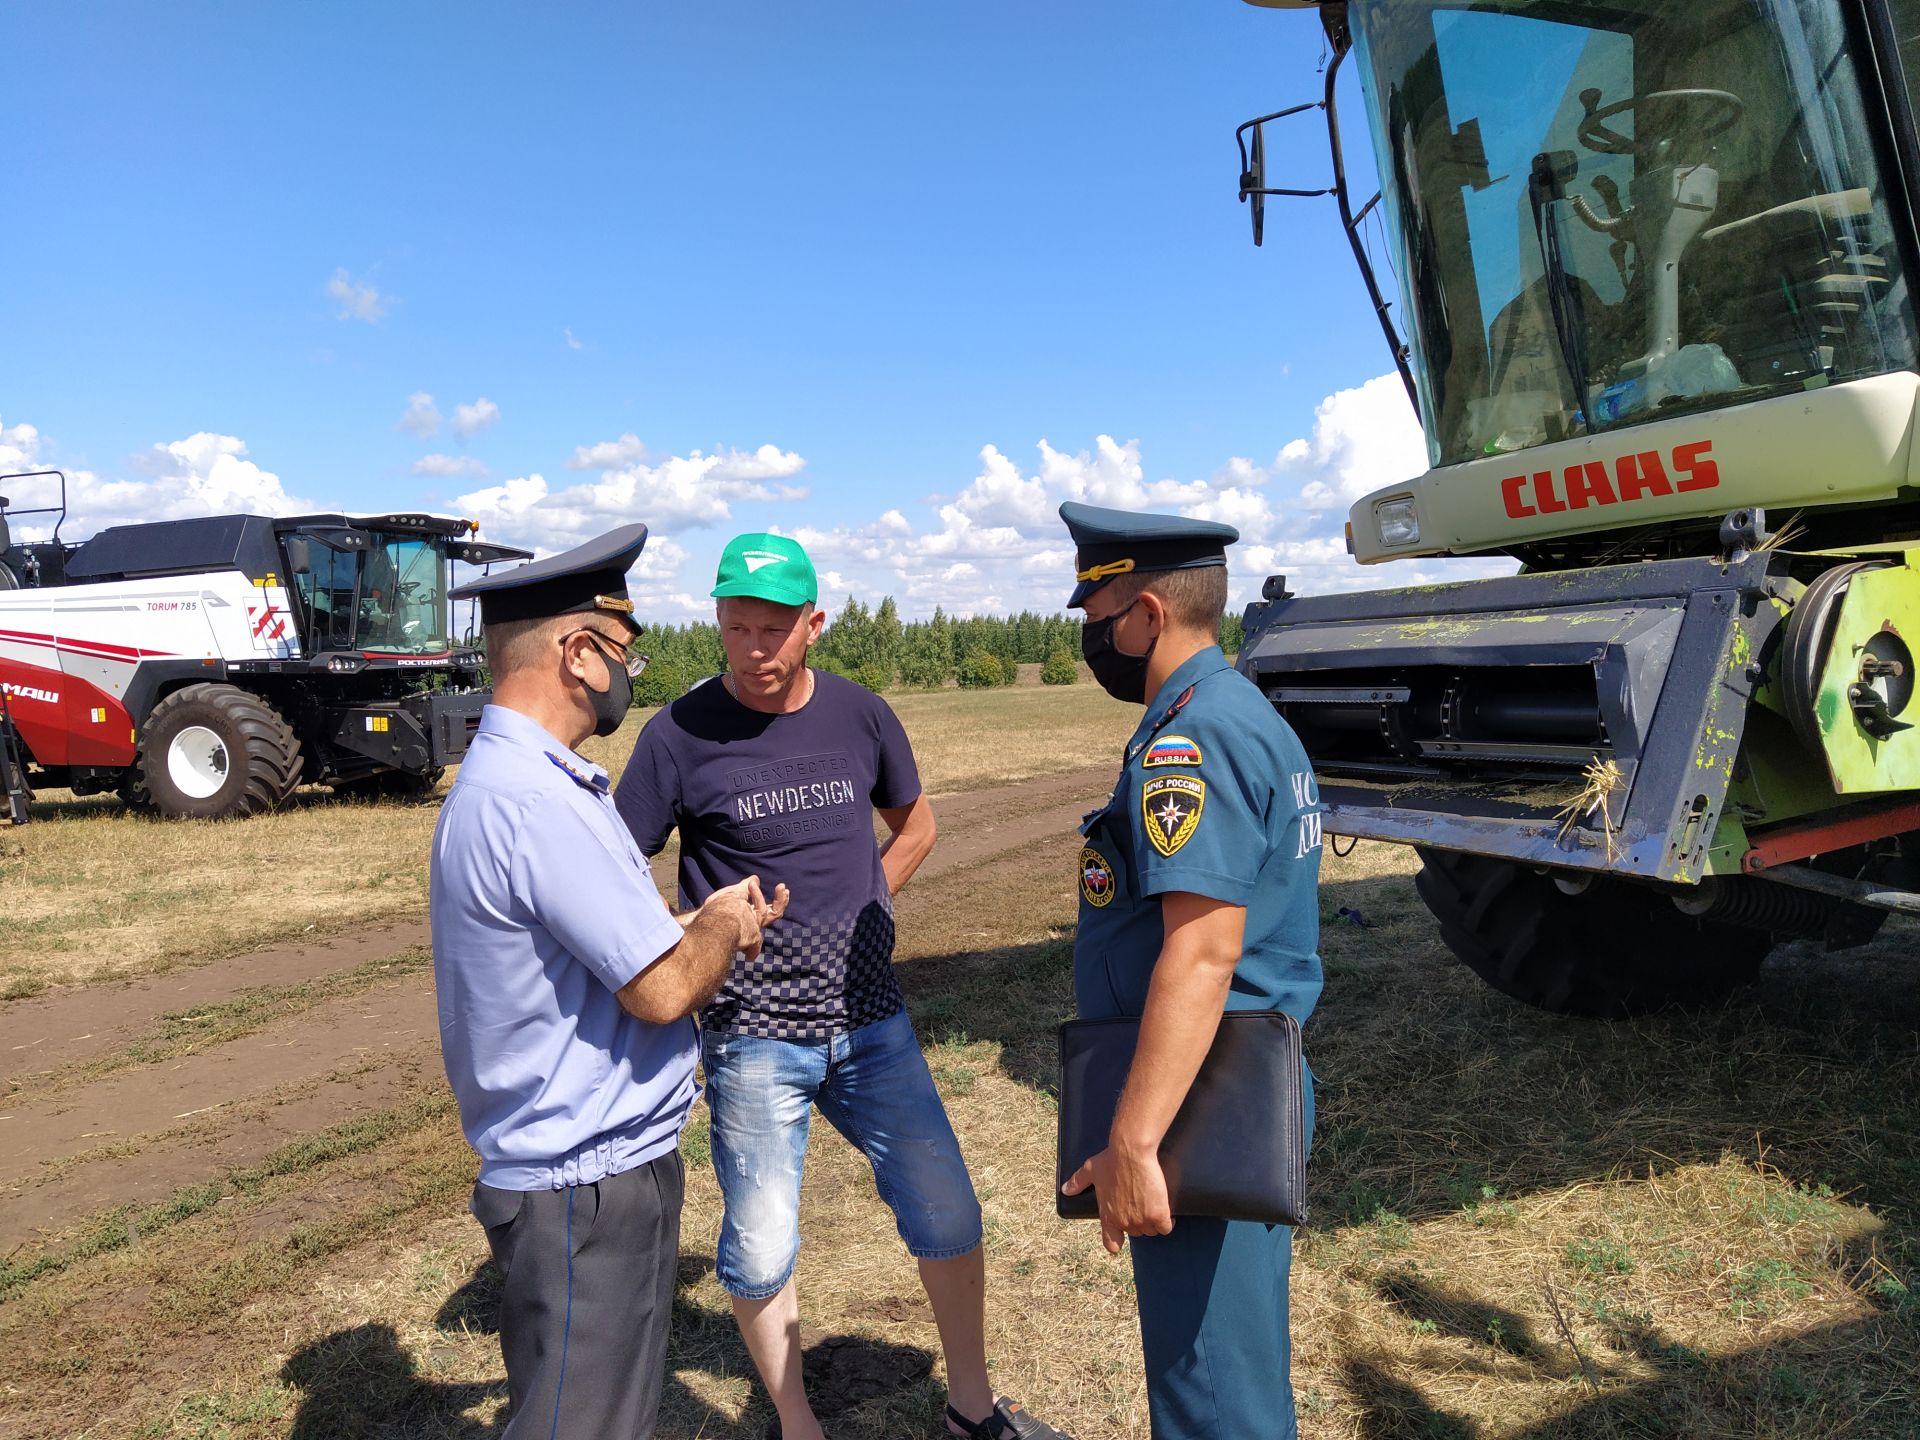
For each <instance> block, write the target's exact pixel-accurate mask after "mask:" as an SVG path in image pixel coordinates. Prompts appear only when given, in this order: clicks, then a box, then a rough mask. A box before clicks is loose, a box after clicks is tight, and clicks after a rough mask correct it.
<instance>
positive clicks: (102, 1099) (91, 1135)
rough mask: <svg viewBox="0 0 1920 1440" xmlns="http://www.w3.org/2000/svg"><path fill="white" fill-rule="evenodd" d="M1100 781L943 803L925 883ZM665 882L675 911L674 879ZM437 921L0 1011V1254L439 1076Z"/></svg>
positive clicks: (1102, 769)
mask: <svg viewBox="0 0 1920 1440" xmlns="http://www.w3.org/2000/svg"><path fill="white" fill-rule="evenodd" d="M1111 778H1112V770H1111V767H1110V766H1108V765H1104V764H1103V765H1101V766H1097V767H1093V768H1089V769H1086V770H1081V771H1075V772H1071V773H1068V774H1062V775H1055V776H1050V777H1047V778H1044V779H1036V780H1029V781H1023V782H1021V783H1019V784H1016V785H1008V786H1001V787H997V788H994V789H988V790H976V791H971V792H967V793H965V794H961V795H955V796H951V797H948V798H946V799H944V800H941V801H938V802H937V803H936V805H935V811H936V814H937V816H938V819H939V823H940V831H941V834H940V840H939V843H938V844H937V845H936V846H935V848H934V851H933V854H932V856H931V857H930V858H929V859H928V861H927V863H926V865H925V867H924V868H923V872H922V873H923V874H924V875H926V876H929V877H930V876H934V875H938V874H940V873H943V872H947V871H953V870H958V869H960V868H962V867H966V866H969V865H974V864H978V863H979V862H981V861H984V860H986V859H989V858H991V857H993V856H996V855H1000V854H1003V853H1005V852H1007V851H1009V850H1013V849H1017V848H1021V847H1024V846H1027V845H1030V844H1032V843H1033V842H1035V841H1037V840H1041V839H1044V838H1047V837H1049V836H1058V835H1060V834H1062V833H1065V832H1067V831H1070V830H1071V829H1072V827H1073V826H1074V825H1076V824H1077V823H1078V822H1079V819H1080V817H1081V815H1082V813H1083V812H1084V811H1085V810H1086V809H1087V807H1088V806H1089V805H1091V804H1092V803H1094V801H1095V800H1096V799H1097V798H1099V797H1100V796H1101V795H1102V794H1104V791H1105V788H1106V786H1107V785H1108V784H1109V783H1110V781H1111ZM655 871H656V878H657V879H658V880H659V881H660V882H661V884H662V888H663V890H664V891H667V892H669V893H670V892H671V890H672V887H673V877H672V872H671V867H670V865H669V864H667V863H665V862H664V861H663V862H657V863H656V867H655ZM427 943H428V935H427V925H426V921H425V918H424V917H422V918H421V919H419V920H415V921H409V922H405V923H400V924H392V925H384V926H380V927H378V928H373V929H368V930H366V931H362V932H358V933H350V934H345V935H337V936H333V937H331V938H328V939H326V940H322V941H317V942H314V943H308V944H290V945H286V946H281V947H276V948H274V949H271V950H265V951H260V952H256V953H254V954H250V955H239V956H234V957H231V958H229V959H225V960H221V961H218V962H216V963H213V964H209V965H206V966H202V967H200V968H198V969H192V970H173V971H170V972H168V973H166V974H164V975H161V976H158V977H155V978H153V979H150V980H144V981H139V982H136V983H133V984H129V985H125V986H118V987H96V988H90V989H83V990H70V991H65V992H58V993H54V994H50V995H46V996H42V997H38V998H35V999H30V1000H23V1001H17V1002H14V1003H13V1004H11V1005H8V1006H6V1007H5V1008H4V1009H0V1083H4V1085H5V1086H6V1094H5V1097H4V1099H0V1254H6V1253H10V1252H14V1251H16V1250H17V1249H20V1248H22V1247H24V1248H25V1249H27V1250H29V1251H30V1250H33V1249H37V1248H39V1247H40V1246H42V1245H44V1244H47V1243H49V1242H53V1241H57V1240H58V1238H59V1237H60V1235H61V1233H62V1232H63V1231H66V1230H68V1229H69V1228H70V1227H72V1226H73V1225H75V1224H76V1223H77V1222H79V1221H81V1220H83V1219H85V1218H86V1217H88V1216H90V1215H94V1214H96V1213H97V1212H99V1211H101V1210H104V1209H107V1208H109V1207H112V1206H115V1205H121V1204H129V1203H152V1202H156V1201H160V1200H163V1199H165V1198H166V1197H168V1196H171V1195H174V1194H175V1193H177V1192H178V1191H180V1190H181V1189H182V1188H183V1187H185V1186H190V1185H193V1184H196V1183H198V1182H199V1181H201V1180H204V1179H206V1178H208V1177H211V1176H215V1175H218V1174H222V1173H225V1172H227V1171H230V1170H232V1169H234V1168H236V1167H240V1166H245V1165H247V1164H250V1163H252V1162H254V1161H256V1160H258V1159H260V1158H262V1157H264V1156H266V1155H268V1154H270V1153H272V1152H273V1151H275V1150H277V1149H279V1148H280V1147H282V1146H284V1145H286V1144H287V1143H288V1142H289V1141H291V1140H294V1139H296V1138H298V1137H299V1136H301V1135H305V1134H308V1133H311V1132H314V1131H318V1130H322V1129H325V1128H326V1127H328V1126H332V1125H336V1124H338V1123H339V1122H341V1121H344V1120H350V1119H352V1118H354V1117H355V1116H359V1115H365V1114H371V1113H374V1112H377V1111H379V1110H382V1109H385V1108H387V1107H389V1106H391V1105H393V1104H394V1103H396V1101H397V1100H398V1099H399V1098H401V1097H402V1096H403V1095H405V1094H406V1093H408V1092H409V1091H410V1090H413V1089H415V1088H417V1087H418V1085H419V1084H420V1083H421V1082H422V1080H423V1079H431V1077H432V1076H433V1075H434V1074H435V1073H437V1071H438V1068H439V1064H440V1057H439V1048H438V1034H437V1025H436V1017H435V1010H434V994H433V976H432V971H431V968H430V965H429V963H428V961H427V954H426V946H427Z"/></svg>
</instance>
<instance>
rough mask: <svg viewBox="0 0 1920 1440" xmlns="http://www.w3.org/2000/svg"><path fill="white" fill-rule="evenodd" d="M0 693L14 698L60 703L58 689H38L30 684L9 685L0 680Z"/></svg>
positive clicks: (53, 703) (50, 703)
mask: <svg viewBox="0 0 1920 1440" xmlns="http://www.w3.org/2000/svg"><path fill="white" fill-rule="evenodd" d="M0 693H4V694H7V695H9V696H11V697H12V698H13V699H15V700H40V701H43V702H45V703H46V704H48V705H58V704H59V703H60V692H59V691H58V690H39V689H36V688H34V687H33V686H31V685H11V684H6V683H4V682H0Z"/></svg>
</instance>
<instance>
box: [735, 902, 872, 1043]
mask: <svg viewBox="0 0 1920 1440" xmlns="http://www.w3.org/2000/svg"><path fill="white" fill-rule="evenodd" d="M905 1003H906V1002H905V1001H904V1000H903V999H902V998H901V995H900V985H899V982H898V981H896V980H895V979H894V977H893V907H892V905H891V904H888V903H883V902H881V901H878V900H871V901H868V902H867V904H866V905H865V906H864V907H863V908H862V909H860V910H859V911H857V912H855V913H853V914H849V915H846V916H844V917H842V918H840V919H838V920H830V921H816V922H814V923H811V924H799V923H796V922H794V921H791V920H776V921H775V922H774V923H773V925H772V927H771V928H770V929H768V931H767V934H766V942H765V944H763V945H762V946H761V949H760V954H759V956H758V957H757V958H756V959H753V960H747V961H742V960H735V961H734V965H733V972H732V973H731V974H730V975H728V977H727V983H726V985H725V986H724V987H722V989H721V991H720V994H719V995H718V996H717V997H716V998H715V999H714V1002H713V1003H712V1004H711V1005H709V1006H707V1008H706V1009H705V1010H704V1011H702V1012H701V1015H700V1023H701V1025H702V1026H704V1027H705V1028H707V1029H709V1030H718V1031H724V1032H726V1033H728V1034H733V1035H757V1036H761V1037H763V1038H765V1039H769V1040H826V1039H831V1038H832V1037H833V1036H835V1035H843V1034H845V1033H846V1032H847V1031H849V1030H858V1029H859V1028H860V1027H861V1026H862V1025H871V1024H873V1023H874V1022H875V1021H877V1020H885V1019H887V1018H888V1017H890V1016H892V1015H893V1014H894V1013H895V1012H897V1011H898V1010H899V1009H900V1008H901V1006H903V1005H904V1004H905Z"/></svg>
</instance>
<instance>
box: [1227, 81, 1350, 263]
mask: <svg viewBox="0 0 1920 1440" xmlns="http://www.w3.org/2000/svg"><path fill="white" fill-rule="evenodd" d="M1326 108H1327V104H1326V101H1324V100H1310V101H1308V102H1307V103H1306V104H1304V105H1292V106H1289V107H1288V108H1287V109H1285V110H1276V111H1274V112H1273V113H1272V114H1271V115H1261V116H1259V117H1258V118H1256V119H1253V120H1249V121H1247V122H1246V123H1245V124H1244V125H1242V126H1240V127H1239V128H1238V129H1236V130H1235V131H1234V132H1233V138H1234V140H1235V141H1237V142H1238V143H1239V146H1240V203H1241V204H1243V205H1247V206H1250V207H1251V209H1252V212H1253V243H1254V244H1256V245H1258V244H1259V243H1260V242H1261V240H1262V239H1264V238H1265V231H1266V220H1267V196H1269V195H1298V196H1311V195H1331V194H1333V192H1334V187H1333V186H1331V185H1325V186H1322V187H1321V188H1319V189H1317V190H1299V189H1293V188H1290V187H1281V188H1276V187H1274V186H1270V185H1268V184H1267V125H1268V123H1269V122H1271V121H1274V120H1285V119H1286V118H1287V117H1288V116H1290V115H1299V114H1302V113H1304V112H1305V111H1308V110H1324V109H1326Z"/></svg>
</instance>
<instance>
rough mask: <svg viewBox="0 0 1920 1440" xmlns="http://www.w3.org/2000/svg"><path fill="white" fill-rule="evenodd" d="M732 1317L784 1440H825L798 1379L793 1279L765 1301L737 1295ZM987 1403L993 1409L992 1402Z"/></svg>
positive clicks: (796, 1294)
mask: <svg viewBox="0 0 1920 1440" xmlns="http://www.w3.org/2000/svg"><path fill="white" fill-rule="evenodd" d="M733 1318H734V1322H735V1323H736V1324H737V1325H739V1327H740V1338H741V1339H742V1340H744V1341H746V1342H747V1353H748V1354H749V1355H751V1356H752V1357H753V1365H754V1368H755V1369H756V1370H758V1371H759V1372H760V1383H761V1384H762V1385H765V1386H766V1387H767V1394H768V1395H770V1396H771V1397H772V1398H773V1408H774V1409H775V1410H777V1411H779V1412H780V1437H781V1440H826V1437H825V1436H824V1435H823V1434H822V1433H821V1430H820V1422H819V1421H818V1420H816V1419H814V1417H813V1407H812V1406H810V1405H809V1404H807V1392H806V1388H805V1387H804V1386H803V1385H802V1384H801V1380H800V1292H799V1291H798V1290H796V1289H795V1288H794V1284H793V1279H792V1277H788V1279H787V1283H786V1284H784V1285H782V1286H781V1287H780V1289H779V1290H778V1291H777V1292H775V1293H774V1294H772V1295H769V1296H768V1297H767V1298H766V1299H764V1300H742V1299H740V1298H739V1297H738V1296H735V1297H734V1301H733ZM941 1333H942V1334H944V1333H945V1331H944V1329H943V1330H942V1332H941ZM984 1373H985V1372H984V1370H983V1371H982V1374H983V1375H984ZM987 1403H988V1405H989V1406H991V1405H992V1403H993V1402H992V1401H988V1402H987ZM981 1413H982V1414H985V1413H986V1412H985V1411H982V1412H981Z"/></svg>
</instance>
